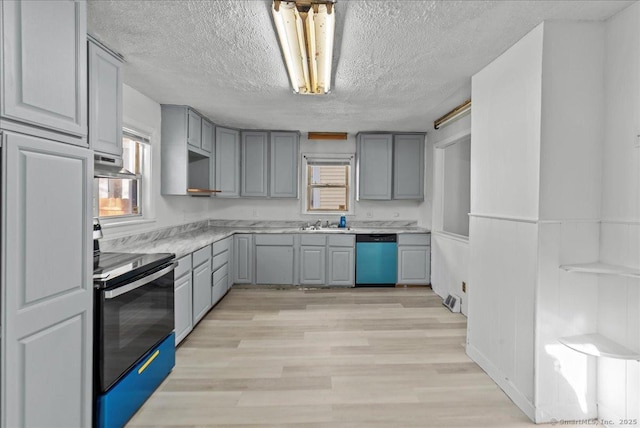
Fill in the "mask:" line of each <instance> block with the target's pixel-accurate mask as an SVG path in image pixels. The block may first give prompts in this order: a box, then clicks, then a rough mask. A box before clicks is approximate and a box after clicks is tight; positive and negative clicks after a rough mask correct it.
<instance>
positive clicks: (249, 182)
mask: <svg viewBox="0 0 640 428" xmlns="http://www.w3.org/2000/svg"><path fill="white" fill-rule="evenodd" d="M241 135H242V163H241V165H242V190H241V192H240V196H262V197H266V196H267V156H268V150H267V147H268V142H269V140H268V137H269V134H268V133H267V132H259V131H243V132H242V134H241Z"/></svg>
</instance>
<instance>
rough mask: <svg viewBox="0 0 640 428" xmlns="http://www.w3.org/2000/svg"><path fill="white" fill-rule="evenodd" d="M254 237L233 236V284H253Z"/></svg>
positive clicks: (246, 235)
mask: <svg viewBox="0 0 640 428" xmlns="http://www.w3.org/2000/svg"><path fill="white" fill-rule="evenodd" d="M253 265H254V260H253V235H251V234H236V235H234V236H233V282H234V283H236V284H252V283H253Z"/></svg>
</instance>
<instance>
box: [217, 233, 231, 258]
mask: <svg viewBox="0 0 640 428" xmlns="http://www.w3.org/2000/svg"><path fill="white" fill-rule="evenodd" d="M231 239H232V238H231V237H228V238H225V239H223V240H221V241H217V242H214V243H213V255H214V256H217V255H218V254H221V253H224V252H225V251H229V250H230V249H231Z"/></svg>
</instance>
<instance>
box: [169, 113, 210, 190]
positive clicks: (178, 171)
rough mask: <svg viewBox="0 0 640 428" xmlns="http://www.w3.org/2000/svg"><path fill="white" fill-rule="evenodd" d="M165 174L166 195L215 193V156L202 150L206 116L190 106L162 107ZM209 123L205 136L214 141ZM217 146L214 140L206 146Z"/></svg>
mask: <svg viewBox="0 0 640 428" xmlns="http://www.w3.org/2000/svg"><path fill="white" fill-rule="evenodd" d="M161 107H162V137H161V138H162V143H161V156H160V160H161V162H162V174H161V182H160V184H161V191H162V194H163V195H193V194H198V195H201V194H205V195H207V196H208V195H209V194H210V193H211V192H212V191H213V182H212V180H211V177H212V174H211V160H210V156H211V154H210V153H209V152H207V151H206V150H203V149H202V141H203V138H202V135H203V132H202V124H203V119H202V117H201V116H200V115H199V114H198V113H197V112H195V111H194V110H193V109H191V108H189V107H187V106H178V105H169V104H163V105H162V106H161ZM208 125H210V123H207V125H205V134H206V136H207V137H208V138H209V139H210V138H211V136H212V135H213V133H212V132H211V133H209V130H208ZM211 145H213V142H212V141H211V140H210V141H209V142H208V143H206V144H205V146H206V147H209V146H211Z"/></svg>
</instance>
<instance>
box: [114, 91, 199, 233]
mask: <svg viewBox="0 0 640 428" xmlns="http://www.w3.org/2000/svg"><path fill="white" fill-rule="evenodd" d="M123 95H124V102H123V107H124V112H123V122H124V126H125V127H128V128H131V129H133V130H137V131H138V132H140V133H142V134H144V135H147V136H149V137H150V138H151V183H150V184H151V186H150V189H149V191H148V192H147V194H146V198H148V204H147V206H146V207H145V208H147V211H146V214H145V219H144V220H143V221H141V222H134V223H133V224H131V223H126V222H125V223H120V224H117V223H116V224H109V222H108V221H103V231H104V236H105V238H114V237H118V236H122V235H129V234H132V233H139V232H144V231H146V230H152V229H158V228H163V227H168V226H174V225H179V224H184V223H189V222H193V221H199V220H205V219H208V218H209V217H210V213H209V205H210V201H209V198H195V197H186V196H162V195H161V194H160V173H161V171H160V138H161V135H160V131H161V126H160V125H161V121H162V120H161V113H160V104H159V103H157V102H155V101H154V100H152V99H151V98H149V97H147V96H146V95H143V94H141V93H140V92H138V91H137V90H135V89H133V88H131V87H130V86H127V85H124V88H123Z"/></svg>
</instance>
